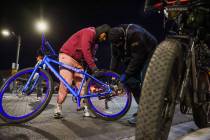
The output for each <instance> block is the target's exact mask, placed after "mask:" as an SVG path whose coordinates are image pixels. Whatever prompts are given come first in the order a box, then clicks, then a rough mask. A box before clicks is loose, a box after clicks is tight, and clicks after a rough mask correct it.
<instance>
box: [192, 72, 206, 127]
mask: <svg viewBox="0 0 210 140" xmlns="http://www.w3.org/2000/svg"><path fill="white" fill-rule="evenodd" d="M206 78H208V73H207V72H206V73H205V72H203V73H201V74H200V76H199V78H198V96H199V97H198V98H199V100H200V101H202V102H206V103H203V104H195V103H194V104H193V105H192V111H193V119H194V122H195V124H196V125H197V126H198V127H199V128H205V127H210V123H209V122H208V120H209V121H210V114H208V113H209V109H210V104H209V103H207V101H208V99H207V98H209V97H207V95H208V94H207V93H204V92H208V90H209V83H208V81H207V80H209V79H206ZM199 92H200V93H199ZM206 114H208V115H206Z"/></svg>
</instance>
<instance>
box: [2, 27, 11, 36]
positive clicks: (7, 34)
mask: <svg viewBox="0 0 210 140" xmlns="http://www.w3.org/2000/svg"><path fill="white" fill-rule="evenodd" d="M1 34H2V35H3V36H4V37H8V36H10V35H11V33H10V31H9V30H7V29H3V30H2V31H1Z"/></svg>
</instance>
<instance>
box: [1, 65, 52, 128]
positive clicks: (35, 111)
mask: <svg viewBox="0 0 210 140" xmlns="http://www.w3.org/2000/svg"><path fill="white" fill-rule="evenodd" d="M33 69H34V68H26V69H23V70H20V71H19V72H17V73H16V74H15V75H13V76H11V77H10V78H9V79H8V80H7V81H6V82H5V83H4V84H3V85H2V87H1V89H0V117H1V118H2V119H3V120H4V121H6V122H7V123H11V124H17V123H24V122H27V121H29V120H32V119H33V118H35V117H36V116H38V115H39V114H40V113H41V112H42V111H43V110H44V109H45V108H46V107H47V105H48V104H49V102H50V99H51V97H52V94H53V92H52V91H53V90H52V87H53V81H52V78H51V76H50V75H49V74H48V72H47V71H45V70H43V69H40V70H39V72H38V73H39V75H40V76H41V77H42V78H44V79H45V80H46V88H47V90H46V91H45V94H44V96H43V99H42V100H41V101H40V103H39V104H38V105H36V106H35V107H34V108H32V110H31V111H30V112H28V113H25V114H21V115H20V116H16V115H11V112H7V111H5V109H4V107H5V106H4V103H6V102H7V101H6V100H9V99H10V98H9V97H8V98H6V97H5V96H6V95H5V94H8V93H6V92H7V91H10V87H11V84H12V83H13V82H15V81H16V80H17V79H18V78H22V77H21V76H23V77H24V76H25V75H27V74H28V75H30V74H31V73H32V72H33ZM21 86H22V87H23V85H21ZM4 95H5V96H4ZM11 96H13V97H14V98H17V95H12V94H11ZM29 96H32V95H31V94H29V95H26V96H24V97H29ZM24 97H23V98H24ZM20 98H21V97H20ZM31 98H32V97H31ZM31 98H30V99H31ZM33 98H34V97H33ZM17 99H19V98H17ZM20 100H21V99H20ZM10 102H12V100H11V101H10ZM14 106H17V102H14ZM27 106H30V105H27ZM22 107H24V106H21V108H22Z"/></svg>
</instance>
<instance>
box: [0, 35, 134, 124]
mask: <svg viewBox="0 0 210 140" xmlns="http://www.w3.org/2000/svg"><path fill="white" fill-rule="evenodd" d="M41 50H42V52H43V53H44V54H45V56H44V58H43V60H42V61H39V62H37V64H36V65H35V67H33V68H26V69H23V70H21V71H19V72H17V73H16V74H14V75H12V76H11V77H10V78H9V79H8V80H7V81H6V82H5V83H4V84H3V86H2V87H1V90H0V117H1V118H2V119H3V120H5V121H6V122H9V123H23V122H26V121H29V120H31V119H33V118H35V117H36V116H38V115H39V114H40V113H41V112H42V111H43V110H44V109H45V108H46V107H47V105H48V104H49V102H50V100H51V97H52V95H53V88H54V86H53V80H52V78H51V76H50V74H49V73H48V71H51V73H52V74H54V75H55V77H57V78H58V79H59V80H60V81H61V82H63V83H64V85H65V86H66V87H67V89H68V90H69V93H71V94H72V98H73V100H74V101H75V102H76V103H77V108H78V110H79V109H80V108H81V106H80V101H81V99H83V98H84V100H85V102H86V103H87V105H88V107H89V109H90V110H91V111H92V112H93V113H94V114H95V115H96V116H97V117H100V118H102V119H105V120H117V119H119V118H121V117H122V116H124V115H125V114H126V112H127V111H128V110H129V108H130V105H131V99H132V96H131V94H130V92H128V91H127V90H126V88H124V87H121V86H118V84H119V75H118V74H116V73H113V72H111V71H99V72H96V73H95V74H93V75H90V74H88V72H87V70H80V69H77V68H75V67H72V66H70V65H66V64H64V63H61V62H58V61H57V60H56V59H55V55H56V53H55V51H54V50H53V49H52V47H51V45H50V43H49V42H48V41H46V40H45V39H44V36H43V37H42V48H41ZM56 65H58V66H60V67H64V68H66V69H69V70H71V71H74V72H77V73H80V74H82V75H83V80H82V84H81V86H80V88H79V89H77V88H75V87H73V86H72V85H69V84H68V83H67V82H66V80H65V79H64V77H62V76H61V75H60V74H59V73H58V71H57V70H56V68H55V66H56ZM43 66H45V67H46V69H48V71H46V70H45V68H43ZM38 83H41V86H38ZM83 86H85V88H86V92H85V95H80V92H81V89H82V87H83ZM38 88H42V90H40V89H39V90H37V89H38ZM37 91H39V92H40V91H42V94H41V95H42V96H41V100H39V101H36V96H37Z"/></svg>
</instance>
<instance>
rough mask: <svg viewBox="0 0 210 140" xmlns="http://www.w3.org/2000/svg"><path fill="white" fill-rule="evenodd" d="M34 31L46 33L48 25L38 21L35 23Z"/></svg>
mask: <svg viewBox="0 0 210 140" xmlns="http://www.w3.org/2000/svg"><path fill="white" fill-rule="evenodd" d="M36 29H37V30H38V31H39V32H46V31H48V24H47V22H45V21H44V20H40V21H37V22H36Z"/></svg>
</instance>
